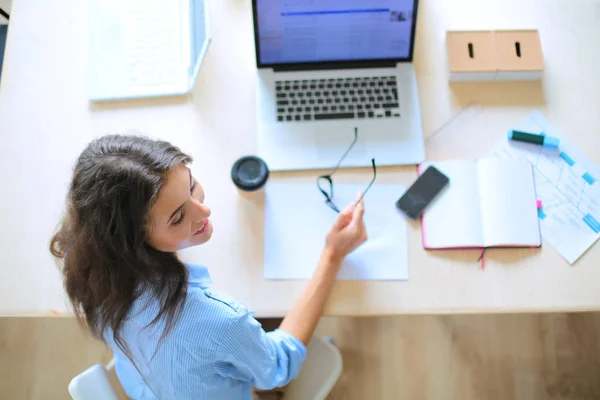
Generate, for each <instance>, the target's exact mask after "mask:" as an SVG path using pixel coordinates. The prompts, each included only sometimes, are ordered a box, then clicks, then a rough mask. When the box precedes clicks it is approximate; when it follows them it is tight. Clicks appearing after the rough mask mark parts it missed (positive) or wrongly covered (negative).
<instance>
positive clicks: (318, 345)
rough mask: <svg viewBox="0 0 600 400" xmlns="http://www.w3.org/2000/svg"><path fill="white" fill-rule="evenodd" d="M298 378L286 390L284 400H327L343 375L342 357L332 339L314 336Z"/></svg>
mask: <svg viewBox="0 0 600 400" xmlns="http://www.w3.org/2000/svg"><path fill="white" fill-rule="evenodd" d="M306 353H307V354H306V360H305V361H304V364H303V365H302V370H301V371H300V374H298V377H297V378H296V379H294V380H293V381H291V382H290V383H289V385H287V387H286V389H285V394H284V396H283V399H284V400H325V399H326V398H327V395H328V394H329V393H330V392H331V390H332V389H333V387H334V386H335V383H336V382H337V380H338V379H339V377H340V375H341V374H342V355H341V353H340V350H339V349H338V348H337V346H335V345H334V344H333V342H332V340H331V338H320V337H317V336H314V337H313V338H312V340H311V341H310V343H309V344H308V351H307V352H306Z"/></svg>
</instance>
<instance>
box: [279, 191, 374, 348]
mask: <svg viewBox="0 0 600 400" xmlns="http://www.w3.org/2000/svg"><path fill="white" fill-rule="evenodd" d="M363 214H364V204H363V202H362V200H361V201H360V202H359V203H358V204H357V205H356V206H354V205H350V206H348V207H347V208H346V209H344V210H343V211H342V212H341V213H340V215H339V217H338V219H337V220H336V222H335V223H334V225H333V227H332V228H331V231H330V232H329V234H328V235H327V241H326V244H325V249H324V250H323V253H322V254H321V259H320V261H319V265H318V266H317V269H316V270H315V272H314V274H313V276H312V278H311V279H310V281H309V282H308V284H307V285H306V288H304V290H303V291H302V293H301V294H300V297H299V298H298V300H296V303H295V304H294V306H293V307H292V309H291V310H290V312H289V313H288V315H287V316H286V317H285V318H284V319H283V322H282V323H281V326H280V327H279V328H280V329H281V330H283V331H286V332H288V333H290V334H291V335H293V336H294V337H295V338H297V339H298V340H300V341H301V342H302V343H304V344H305V345H308V342H310V339H311V338H312V336H313V333H314V331H315V328H316V327H317V323H318V322H319V319H320V318H321V316H322V315H323V309H324V308H325V304H326V303H327V299H328V298H329V294H330V293H331V289H332V288H333V283H334V282H335V279H336V276H337V273H338V271H339V270H340V267H341V265H342V260H343V259H344V258H345V257H346V256H347V255H348V254H350V253H351V252H352V251H353V250H354V249H356V248H357V247H358V246H360V245H361V244H362V243H364V242H365V241H366V240H367V233H366V230H365V225H364V222H363Z"/></svg>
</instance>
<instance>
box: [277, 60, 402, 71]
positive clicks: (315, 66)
mask: <svg viewBox="0 0 600 400" xmlns="http://www.w3.org/2000/svg"><path fill="white" fill-rule="evenodd" d="M397 64H398V61H397V60H390V61H381V60H378V61H376V62H373V61H355V62H347V61H345V62H328V63H307V64H285V65H277V66H273V71H275V72H283V71H318V70H331V69H359V68H395V67H396V65H397Z"/></svg>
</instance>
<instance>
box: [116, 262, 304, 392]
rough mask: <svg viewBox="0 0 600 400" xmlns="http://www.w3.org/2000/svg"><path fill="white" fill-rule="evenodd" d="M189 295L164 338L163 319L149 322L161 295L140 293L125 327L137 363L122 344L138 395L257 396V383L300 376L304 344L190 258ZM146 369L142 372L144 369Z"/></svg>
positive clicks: (123, 365) (124, 378) (122, 360)
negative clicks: (256, 313)
mask: <svg viewBox="0 0 600 400" xmlns="http://www.w3.org/2000/svg"><path fill="white" fill-rule="evenodd" d="M188 270H189V287H188V295H187V299H186V301H185V304H184V306H183V310H182V314H181V315H180V317H179V319H178V320H177V323H176V324H175V326H174V327H173V330H172V331H171V332H170V333H169V334H168V335H167V336H166V337H165V338H164V339H163V340H162V341H161V340H160V338H161V334H162V332H163V329H164V327H165V325H164V320H161V321H159V323H157V324H155V325H152V326H150V327H147V326H148V324H149V323H150V322H151V321H152V320H153V319H154V317H155V316H156V313H157V310H158V302H157V301H156V299H153V298H152V297H151V296H150V295H142V296H141V297H140V298H139V299H138V300H137V301H136V302H135V303H134V306H133V308H132V310H131V311H130V313H129V316H128V318H127V319H126V321H125V323H124V325H123V328H122V331H121V334H122V337H123V339H124V341H125V342H126V343H127V345H128V346H129V349H130V351H131V352H132V354H133V357H134V359H135V361H136V365H137V368H139V372H138V370H137V369H136V367H135V366H134V365H133V364H132V363H131V361H130V360H129V358H128V357H127V356H126V355H125V354H124V353H123V352H122V351H121V350H120V349H119V348H118V346H116V344H115V342H114V340H113V337H112V336H113V335H112V332H106V334H105V339H106V341H107V343H108V344H109V345H110V347H111V348H112V349H113V351H114V356H115V361H116V372H117V376H118V377H119V380H120V382H121V384H122V385H123V388H124V389H125V391H126V392H127V394H128V396H129V397H131V398H132V399H210V400H219V399H223V400H235V399H251V398H252V389H251V387H252V386H255V387H257V388H259V389H272V388H275V387H280V386H284V385H286V384H287V383H288V382H289V381H290V380H292V379H294V378H295V377H296V376H297V375H298V372H299V371H300V367H301V365H302V362H303V361H304V359H305V358H306V347H305V346H304V344H302V342H300V341H299V340H298V339H296V338H295V337H294V336H292V335H291V334H289V333H287V332H285V331H282V330H275V331H273V332H269V333H266V332H265V331H264V330H263V329H262V327H261V325H260V323H258V322H257V321H256V320H255V319H254V318H253V317H252V316H251V314H250V312H249V311H248V309H247V308H246V307H245V306H244V305H242V304H240V303H239V302H237V301H235V300H233V299H232V298H230V297H229V296H227V295H225V294H222V293H219V292H217V291H216V290H214V289H213V288H211V287H210V283H211V281H210V276H209V274H208V270H207V269H206V268H205V267H201V266H193V265H188ZM140 372H141V375H140Z"/></svg>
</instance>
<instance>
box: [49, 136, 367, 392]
mask: <svg viewBox="0 0 600 400" xmlns="http://www.w3.org/2000/svg"><path fill="white" fill-rule="evenodd" d="M191 161H192V158H191V157H190V156H188V155H186V154H184V153H182V152H181V151H180V150H179V149H178V148H177V147H175V146H173V145H171V144H169V143H167V142H164V141H154V140H150V139H147V138H143V137H137V136H120V135H110V136H105V137H102V138H100V139H97V140H95V141H93V142H92V143H90V144H89V145H88V147H87V148H86V149H85V150H84V151H83V153H82V154H81V155H80V157H79V159H78V160H77V163H76V165H75V170H74V173H73V179H72V182H71V186H70V189H69V193H68V201H67V212H66V215H65V217H64V219H63V221H62V224H61V226H60V229H59V231H58V232H57V233H56V235H55V236H54V237H53V239H52V242H51V251H52V254H54V255H55V256H56V257H57V258H58V259H59V260H60V262H61V263H62V266H63V268H62V273H63V278H64V284H65V288H66V291H67V294H68V296H69V299H70V301H71V303H72V305H73V308H74V312H75V314H76V316H77V317H78V319H79V320H80V321H81V322H82V323H83V324H84V325H85V326H86V327H87V328H88V329H89V330H90V331H91V333H92V334H94V335H95V336H96V337H97V338H99V339H101V340H104V341H105V342H106V343H108V344H109V345H110V346H111V348H112V349H113V351H114V354H115V358H116V371H117V375H118V377H119V380H120V381H121V384H122V385H123V387H124V389H125V391H126V392H127V394H128V395H129V396H130V397H131V398H133V399H157V398H158V399H211V400H215V399H226V400H232V399H250V398H251V397H252V390H251V387H252V386H254V387H256V388H259V389H271V388H275V387H280V386H284V385H286V384H287V383H288V382H289V381H290V380H291V379H293V378H295V377H296V376H297V374H298V372H299V370H300V367H301V365H302V362H303V361H304V358H305V356H306V345H307V344H308V342H309V341H310V339H311V337H312V335H313V332H314V330H315V327H316V325H317V322H318V320H319V318H320V317H321V315H322V312H323V308H324V306H325V303H326V301H327V298H328V296H329V294H330V292H331V288H332V286H333V283H334V280H335V277H336V274H337V272H338V270H339V268H340V265H341V262H342V260H343V259H344V257H345V256H346V255H348V254H349V253H350V252H351V251H353V250H354V249H355V248H357V247H358V246H359V245H360V244H362V243H363V242H364V241H365V240H366V232H365V227H364V224H363V220H362V216H363V212H364V207H363V204H362V202H361V203H359V204H358V205H356V206H354V205H350V206H348V207H347V208H346V209H345V210H344V211H343V212H341V213H340V215H339V218H338V219H337V220H336V222H335V223H334V225H333V227H332V228H331V231H330V232H329V234H328V235H327V238H326V240H325V246H324V249H323V252H322V254H321V258H320V261H319V264H318V266H317V268H316V270H315V273H314V275H313V277H312V278H311V280H310V281H309V282H308V284H307V286H306V288H305V289H304V291H303V292H302V294H301V295H300V297H299V298H298V300H297V302H296V304H294V306H293V307H292V309H291V310H290V312H289V314H288V315H287V316H286V317H285V318H284V320H283V322H282V323H281V326H280V327H279V329H277V330H275V331H273V332H269V333H266V332H265V331H264V330H263V329H262V328H261V326H260V324H259V323H258V322H257V321H256V320H255V319H254V318H252V316H251V315H250V313H249V312H248V309H247V308H246V307H245V306H244V305H242V304H240V303H238V302H236V301H235V300H233V299H231V298H229V297H228V296H226V295H224V294H221V293H219V292H218V291H216V290H214V289H213V288H212V287H211V286H210V277H209V275H208V271H207V269H206V268H205V267H202V266H195V265H187V266H186V265H184V264H182V262H181V261H179V259H178V258H177V251H178V250H180V249H183V248H185V247H189V246H195V245H199V244H203V243H206V242H207V241H208V240H209V239H210V237H211V235H212V232H213V226H212V224H211V222H210V220H209V217H210V209H209V208H208V207H207V206H206V205H205V204H204V191H203V189H202V186H200V184H199V183H198V182H197V181H196V180H195V179H194V177H193V176H192V173H191V171H190V170H189V168H188V167H187V165H188V164H189V163H190V162H191ZM295 211H296V212H301V211H299V210H295ZM234 279H235V278H234Z"/></svg>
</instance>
